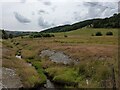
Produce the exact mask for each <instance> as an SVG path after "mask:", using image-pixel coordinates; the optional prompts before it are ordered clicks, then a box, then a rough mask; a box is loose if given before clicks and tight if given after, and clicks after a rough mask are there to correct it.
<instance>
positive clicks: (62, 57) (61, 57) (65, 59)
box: [40, 50, 78, 64]
mask: <svg viewBox="0 0 120 90" xmlns="http://www.w3.org/2000/svg"><path fill="white" fill-rule="evenodd" d="M45 56H47V57H49V59H50V60H51V61H53V62H56V63H64V64H70V63H78V62H76V61H75V60H72V59H71V58H70V57H69V56H68V55H66V54H64V53H63V52H61V51H58V52H56V51H55V50H43V51H41V54H40V57H42V58H44V57H45Z"/></svg>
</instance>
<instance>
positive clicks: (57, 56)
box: [15, 50, 75, 90]
mask: <svg viewBox="0 0 120 90" xmlns="http://www.w3.org/2000/svg"><path fill="white" fill-rule="evenodd" d="M45 56H48V57H49V58H50V60H51V61H53V62H56V63H63V64H69V63H70V62H71V61H73V60H72V59H71V58H70V57H69V56H67V55H65V54H64V53H63V52H55V51H54V50H43V51H41V54H40V57H43V58H44V57H45ZM15 57H16V58H18V59H22V57H21V56H18V55H16V56H15ZM74 63H75V61H74ZM28 64H29V66H32V64H31V63H28ZM46 77H47V81H46V83H45V84H44V86H43V87H39V88H40V89H44V88H52V89H53V90H58V88H63V87H64V86H62V85H58V84H55V83H53V82H52V81H51V80H50V78H49V77H48V76H47V75H46Z"/></svg>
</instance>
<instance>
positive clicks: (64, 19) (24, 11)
mask: <svg viewBox="0 0 120 90" xmlns="http://www.w3.org/2000/svg"><path fill="white" fill-rule="evenodd" d="M10 1H11V2H14V3H3V4H2V7H0V9H1V8H2V11H1V10H0V11H1V12H2V19H3V21H2V22H3V28H5V29H9V30H42V29H45V28H49V27H53V26H56V25H63V24H72V23H74V22H78V21H83V20H86V19H90V18H95V17H102V18H103V17H108V16H111V15H113V14H114V13H116V12H117V8H118V6H117V3H115V2H117V1H118V0H114V1H113V0H109V2H107V1H108V0H104V2H101V1H100V0H94V1H95V2H93V0H10ZM16 1H17V2H19V3H15V2H16ZM105 1H106V2H105ZM1 2H7V0H2V1H1ZM0 6H1V5H0ZM14 12H17V18H16V14H15V15H14ZM0 16H1V15H0ZM0 18H1V17H0ZM21 20H22V21H21ZM18 21H19V22H18ZM24 21H25V22H29V23H27V24H26V23H24ZM0 25H1V24H0Z"/></svg>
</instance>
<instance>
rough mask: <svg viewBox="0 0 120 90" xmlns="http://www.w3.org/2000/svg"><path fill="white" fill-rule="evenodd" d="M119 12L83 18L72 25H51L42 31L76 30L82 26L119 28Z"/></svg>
mask: <svg viewBox="0 0 120 90" xmlns="http://www.w3.org/2000/svg"><path fill="white" fill-rule="evenodd" d="M119 21H120V13H119V14H114V15H113V16H111V17H109V18H104V19H100V18H99V19H90V20H85V21H82V22H78V23H75V24H72V25H63V26H57V27H53V28H50V29H47V30H44V31H42V32H45V33H51V32H52V33H55V32H67V31H72V30H76V29H79V28H83V27H92V28H119V27H120V23H119Z"/></svg>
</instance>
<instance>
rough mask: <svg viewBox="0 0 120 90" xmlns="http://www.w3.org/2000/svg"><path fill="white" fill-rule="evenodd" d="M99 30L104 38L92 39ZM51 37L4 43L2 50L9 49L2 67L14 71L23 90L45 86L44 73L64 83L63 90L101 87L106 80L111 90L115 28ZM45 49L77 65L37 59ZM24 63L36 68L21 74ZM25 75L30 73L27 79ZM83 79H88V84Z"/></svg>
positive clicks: (115, 46) (60, 34)
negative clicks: (77, 62) (24, 88)
mask: <svg viewBox="0 0 120 90" xmlns="http://www.w3.org/2000/svg"><path fill="white" fill-rule="evenodd" d="M98 31H100V32H101V33H102V34H103V35H102V36H95V34H96V32H98ZM109 31H111V32H113V35H112V36H107V35H106V32H109ZM52 34H54V35H55V37H51V38H43V37H42V38H29V37H27V36H25V37H23V38H21V37H16V38H13V39H8V40H3V47H4V48H6V49H8V50H10V52H5V54H4V56H3V66H4V67H9V68H15V69H17V70H18V74H19V75H20V77H21V79H22V81H23V84H24V85H25V87H30V86H34V85H36V84H43V83H45V81H46V75H45V74H44V73H47V74H48V76H50V77H51V80H52V81H53V82H55V83H60V84H64V87H66V88H67V87H71V88H72V87H77V88H93V87H95V88H97V87H105V86H104V85H103V83H104V82H105V81H106V86H107V87H112V81H111V80H112V75H113V73H112V70H111V65H112V64H113V66H114V69H115V73H114V75H115V78H116V81H117V80H118V77H117V74H118V68H117V64H118V61H117V48H118V46H117V44H118V29H92V28H84V29H78V30H74V31H70V32H61V33H52ZM92 34H93V35H92ZM64 35H67V37H64ZM44 49H50V50H55V51H62V52H64V53H65V54H66V55H68V56H70V57H71V58H72V59H73V60H78V61H79V62H80V63H79V64H77V65H75V64H73V63H71V64H70V65H64V64H61V63H58V64H57V63H53V62H52V61H50V60H49V59H48V57H45V58H41V57H40V56H39V55H40V52H41V51H42V50H44ZM18 51H20V52H21V56H22V61H21V60H18V59H16V58H15V54H17V53H18ZM27 63H32V65H33V67H35V69H33V68H29V69H30V70H27V69H28V67H26V66H24V71H22V70H23V69H21V68H22V65H24V64H27ZM36 71H37V72H36ZM26 74H29V77H28V76H26ZM38 78H39V79H38ZM86 80H89V84H88V85H87V84H86ZM116 84H117V82H116Z"/></svg>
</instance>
